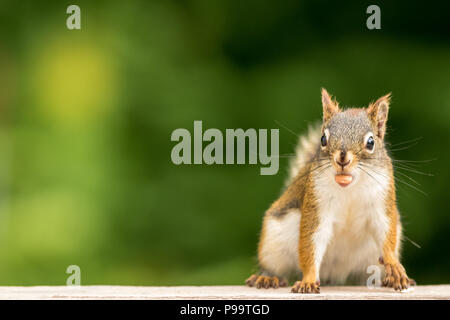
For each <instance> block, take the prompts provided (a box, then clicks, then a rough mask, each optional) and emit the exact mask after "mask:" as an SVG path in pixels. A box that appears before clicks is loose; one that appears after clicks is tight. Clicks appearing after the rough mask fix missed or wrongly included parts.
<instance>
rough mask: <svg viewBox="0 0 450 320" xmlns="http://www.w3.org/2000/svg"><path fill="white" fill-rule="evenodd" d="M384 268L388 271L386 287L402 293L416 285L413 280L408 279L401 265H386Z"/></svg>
mask: <svg viewBox="0 0 450 320" xmlns="http://www.w3.org/2000/svg"><path fill="white" fill-rule="evenodd" d="M384 267H385V271H386V276H385V278H384V281H383V286H384V287H390V288H394V289H395V290H399V291H401V290H405V289H408V288H409V287H410V286H413V285H415V284H416V282H415V281H414V280H413V279H409V278H408V276H407V275H406V271H405V268H404V267H403V266H402V265H401V264H400V263H395V264H391V263H386V264H385V265H384Z"/></svg>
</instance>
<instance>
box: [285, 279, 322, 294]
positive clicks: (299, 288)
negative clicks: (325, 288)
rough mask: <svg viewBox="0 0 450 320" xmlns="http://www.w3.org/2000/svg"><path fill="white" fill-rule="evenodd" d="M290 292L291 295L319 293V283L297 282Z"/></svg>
mask: <svg viewBox="0 0 450 320" xmlns="http://www.w3.org/2000/svg"><path fill="white" fill-rule="evenodd" d="M291 292H293V293H320V283H319V282H318V281H316V282H306V281H297V282H295V284H294V285H293V286H292V289H291Z"/></svg>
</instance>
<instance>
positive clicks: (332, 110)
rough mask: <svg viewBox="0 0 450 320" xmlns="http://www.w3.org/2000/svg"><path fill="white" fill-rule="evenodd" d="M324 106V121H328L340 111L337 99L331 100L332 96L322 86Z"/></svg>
mask: <svg viewBox="0 0 450 320" xmlns="http://www.w3.org/2000/svg"><path fill="white" fill-rule="evenodd" d="M322 106H323V121H324V122H326V121H328V120H330V119H331V117H332V116H333V115H334V114H336V113H338V112H339V104H338V103H337V101H336V100H334V101H333V100H331V96H330V95H329V93H328V92H327V90H325V89H324V88H322Z"/></svg>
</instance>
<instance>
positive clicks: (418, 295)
mask: <svg viewBox="0 0 450 320" xmlns="http://www.w3.org/2000/svg"><path fill="white" fill-rule="evenodd" d="M0 299H218V300H221V299H365V300H367V299H369V300H372V299H446V300H449V299H450V285H435V286H417V287H414V289H413V290H411V291H408V292H394V290H392V289H387V288H374V289H369V288H367V287H326V286H323V287H321V293H320V294H293V293H290V289H289V288H280V289H255V288H249V287H244V286H206V287H205V286H204V287H202V286H196V287H125V286H80V287H75V286H72V287H66V286H60V287H58V286H55V287H0Z"/></svg>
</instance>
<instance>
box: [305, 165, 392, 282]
mask: <svg viewBox="0 0 450 320" xmlns="http://www.w3.org/2000/svg"><path fill="white" fill-rule="evenodd" d="M371 175H372V176H369V175H367V174H366V173H364V172H361V171H359V172H357V174H356V176H355V179H354V182H353V183H352V184H351V185H349V186H347V187H341V186H339V185H338V184H337V183H335V181H334V172H333V171H332V170H329V171H328V172H325V173H321V174H320V176H317V177H316V178H315V191H316V195H317V197H318V207H319V227H318V229H317V232H316V235H315V237H314V243H315V247H316V252H315V262H316V268H317V270H320V273H319V275H320V278H321V280H331V281H332V282H335V283H342V282H345V280H346V278H347V277H348V276H349V275H350V274H353V273H354V274H363V273H365V272H366V268H367V266H369V265H371V264H377V260H378V257H379V256H380V255H381V253H382V245H383V242H384V239H385V237H386V233H387V231H388V228H389V221H388V217H387V215H386V211H385V203H386V202H385V198H386V192H387V188H388V186H389V180H388V178H387V177H388V175H387V172H379V173H378V174H375V173H373V174H372V173H371Z"/></svg>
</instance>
